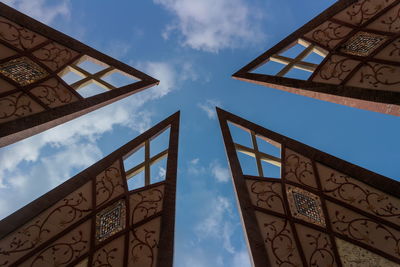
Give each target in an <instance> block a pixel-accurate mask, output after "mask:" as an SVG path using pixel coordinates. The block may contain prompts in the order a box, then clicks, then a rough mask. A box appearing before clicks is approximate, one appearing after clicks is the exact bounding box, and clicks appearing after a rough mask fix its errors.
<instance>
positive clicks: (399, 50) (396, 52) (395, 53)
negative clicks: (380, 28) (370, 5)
mask: <svg viewBox="0 0 400 267" xmlns="http://www.w3.org/2000/svg"><path fill="white" fill-rule="evenodd" d="M399 11H400V9H399ZM390 46H391V47H392V50H391V51H390V52H389V56H391V57H399V56H400V39H397V40H396V41H395V42H393V43H391V44H390Z"/></svg>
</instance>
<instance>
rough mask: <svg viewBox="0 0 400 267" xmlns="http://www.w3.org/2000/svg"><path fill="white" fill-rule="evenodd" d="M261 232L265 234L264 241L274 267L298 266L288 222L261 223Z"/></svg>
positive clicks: (271, 221)
mask: <svg viewBox="0 0 400 267" xmlns="http://www.w3.org/2000/svg"><path fill="white" fill-rule="evenodd" d="M262 231H265V232H266V233H265V234H264V236H265V239H264V241H265V244H266V245H267V246H269V247H270V250H271V253H272V255H271V256H273V260H272V261H274V263H275V264H276V266H282V267H283V266H294V267H297V266H299V265H298V263H297V261H296V260H297V255H296V245H295V241H294V239H293V237H292V232H291V230H290V225H289V222H288V220H284V221H283V220H279V219H276V220H268V222H264V223H263V229H262Z"/></svg>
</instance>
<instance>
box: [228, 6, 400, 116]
mask: <svg viewBox="0 0 400 267" xmlns="http://www.w3.org/2000/svg"><path fill="white" fill-rule="evenodd" d="M399 14H400V1H399V0H358V1H356V0H339V1H338V2H337V3H335V4H334V5H332V6H331V7H330V8H328V9H327V10H325V11H324V12H322V13H321V14H320V15H318V16H317V17H315V18H314V19H313V20H311V21H310V22H308V23H307V24H305V25H304V26H303V27H301V28H300V29H298V30H297V31H295V32H294V33H292V34H290V35H289V36H288V37H287V38H285V39H284V40H282V41H281V42H279V43H278V44H277V45H276V46H274V47H272V48H271V49H269V50H268V51H266V52H265V53H263V54H262V55H261V56H259V57H257V58H256V59H254V60H253V61H252V62H250V63H249V64H248V65H246V66H245V67H243V68H242V69H240V70H239V71H238V72H236V73H235V74H233V78H235V79H239V80H243V81H248V82H253V83H258V84H262V85H266V86H268V87H272V88H276V89H280V90H284V91H288V92H291V93H295V94H300V95H304V96H308V97H313V98H316V99H320V100H325V101H330V102H334V103H338V104H342V105H347V106H351V107H356V108H361V109H366V110H372V111H376V112H381V113H386V114H391V115H396V116H400V18H399ZM297 44H300V45H302V46H303V47H304V48H303V51H302V52H301V53H299V54H298V55H296V56H294V57H293V58H290V57H282V56H281V55H280V54H281V53H282V52H283V51H285V50H287V49H289V48H291V47H293V46H295V45H297ZM311 52H314V53H316V54H318V55H319V56H321V57H323V60H322V62H319V61H317V62H307V61H304V60H305V58H306V57H307V56H308V55H309V54H310V53H311ZM271 62H278V63H280V64H281V67H280V68H278V70H275V69H274V70H275V71H274V72H273V73H269V75H268V74H261V73H258V72H257V69H258V68H259V67H261V66H263V65H264V64H266V65H268V64H269V63H271ZM274 64H276V63H274ZM296 69H297V70H302V71H304V72H307V73H308V75H297V76H296V75H294V76H290V75H289V77H288V75H287V74H288V72H289V71H291V70H296Z"/></svg>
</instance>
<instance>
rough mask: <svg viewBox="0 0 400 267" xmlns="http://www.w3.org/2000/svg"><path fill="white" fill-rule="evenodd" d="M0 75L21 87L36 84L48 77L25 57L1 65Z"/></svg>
mask: <svg viewBox="0 0 400 267" xmlns="http://www.w3.org/2000/svg"><path fill="white" fill-rule="evenodd" d="M0 73H1V74H3V75H4V76H6V77H8V78H10V79H12V80H13V81H14V82H17V83H18V84H19V85H22V86H25V85H28V84H31V83H34V82H37V81H39V80H41V79H43V78H45V77H47V76H48V75H49V74H48V73H47V72H46V71H45V70H44V69H43V68H41V67H40V66H38V65H37V64H36V63H35V62H33V61H32V60H30V59H29V58H27V57H21V58H17V59H12V60H10V61H8V62H5V63H3V64H1V65H0Z"/></svg>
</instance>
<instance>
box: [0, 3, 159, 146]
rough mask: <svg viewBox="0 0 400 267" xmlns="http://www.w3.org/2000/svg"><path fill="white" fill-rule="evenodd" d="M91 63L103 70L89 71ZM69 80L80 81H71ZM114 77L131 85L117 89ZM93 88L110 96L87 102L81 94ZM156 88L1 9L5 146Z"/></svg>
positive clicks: (0, 107)
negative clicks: (73, 77)
mask: <svg viewBox="0 0 400 267" xmlns="http://www.w3.org/2000/svg"><path fill="white" fill-rule="evenodd" d="M87 62H89V63H91V64H92V65H97V66H99V67H100V69H99V70H96V71H92V70H93V68H91V67H84V66H85V63H87ZM86 65H87V64H86ZM72 73H73V74H72ZM70 74H71V75H75V76H76V77H77V79H72V80H71V79H70V80H68V79H67V78H68V75H70ZM114 74H115V75H116V74H120V75H121V76H122V75H124V77H125V80H127V82H125V83H124V84H123V85H122V86H121V83H120V82H114V84H113V81H115V80H116V79H111V78H110V77H112V75H114ZM89 84H95V85H97V86H99V88H100V87H102V88H104V90H105V91H108V92H104V93H101V94H96V95H93V94H91V95H93V96H90V97H87V98H85V97H84V96H87V94H86V95H85V94H82V93H80V92H82V89H81V88H82V87H85V86H87V85H89ZM156 84H158V81H157V80H156V79H154V78H152V77H150V76H148V75H146V74H144V73H142V72H140V71H138V70H136V69H134V68H132V67H130V66H128V65H126V64H124V63H122V62H120V61H118V60H116V59H114V58H111V57H109V56H107V55H105V54H103V53H101V52H99V51H97V50H95V49H93V48H91V47H88V46H86V45H84V44H82V43H81V42H79V41H77V40H75V39H73V38H71V37H69V36H67V35H65V34H63V33H61V32H58V31H56V30H54V29H52V28H50V27H48V26H46V25H44V24H42V23H40V22H38V21H36V20H34V19H32V18H30V17H28V16H26V15H24V14H22V13H20V12H18V11H16V10H14V9H12V8H10V7H8V6H6V5H5V4H3V3H0V146H5V145H8V144H11V143H14V142H16V141H18V140H21V139H23V138H26V137H29V136H32V135H34V134H37V133H39V132H42V131H44V130H47V129H49V128H51V127H54V126H56V125H59V124H61V123H64V122H66V121H69V120H71V119H74V118H76V117H79V116H81V115H83V114H86V113H88V112H90V111H93V110H96V109H98V108H100V107H102V106H105V105H108V104H110V103H112V102H114V101H117V100H119V99H122V98H124V97H127V96H129V95H132V94H134V93H136V92H139V91H141V90H143V89H146V88H148V87H151V86H154V85H156Z"/></svg>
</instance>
